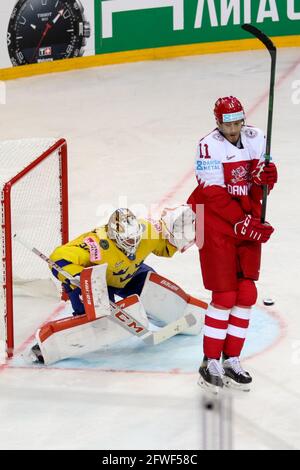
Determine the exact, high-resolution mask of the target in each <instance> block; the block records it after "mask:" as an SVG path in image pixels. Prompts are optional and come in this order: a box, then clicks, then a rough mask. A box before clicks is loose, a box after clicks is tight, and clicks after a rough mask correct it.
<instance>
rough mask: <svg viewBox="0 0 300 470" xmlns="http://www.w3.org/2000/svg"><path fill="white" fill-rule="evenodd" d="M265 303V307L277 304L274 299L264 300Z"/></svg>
mask: <svg viewBox="0 0 300 470" xmlns="http://www.w3.org/2000/svg"><path fill="white" fill-rule="evenodd" d="M263 302H264V305H267V306H270V305H274V304H275V302H274V300H273V299H264V300H263Z"/></svg>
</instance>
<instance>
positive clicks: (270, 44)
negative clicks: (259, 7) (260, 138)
mask: <svg viewBox="0 0 300 470" xmlns="http://www.w3.org/2000/svg"><path fill="white" fill-rule="evenodd" d="M242 28H243V29H244V30H245V31H248V32H249V33H251V34H252V35H253V36H255V37H256V38H257V39H259V40H260V41H261V42H262V43H263V44H264V45H265V47H266V48H267V49H268V51H269V53H270V56H271V75H270V89H269V105H268V126H267V141H266V154H265V164H266V165H268V164H269V162H270V158H271V140H272V125H273V105H274V89H275V73H276V55H277V50H276V47H275V45H274V44H273V42H272V41H271V39H270V38H269V37H268V36H266V34H264V33H263V32H262V31H260V30H259V29H258V28H256V27H255V26H253V25H251V24H244V25H243V26H242ZM267 197H268V186H267V185H263V200H262V209H261V222H262V223H265V221H266V210H267Z"/></svg>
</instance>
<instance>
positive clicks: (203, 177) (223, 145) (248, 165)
mask: <svg viewBox="0 0 300 470" xmlns="http://www.w3.org/2000/svg"><path fill="white" fill-rule="evenodd" d="M265 144H266V139H265V135H264V133H263V131H261V130H260V129H258V128H256V127H251V126H243V128H242V131H241V136H240V143H239V146H236V145H233V144H231V143H230V142H229V141H228V140H227V139H226V138H225V137H224V136H223V135H222V134H221V133H220V131H219V130H218V129H215V130H213V131H212V132H211V133H210V134H208V135H207V136H206V137H204V138H203V139H201V140H200V141H199V144H198V147H197V154H196V165H195V170H196V178H197V181H198V183H199V184H200V185H201V186H203V187H207V186H213V185H217V186H221V187H223V188H226V189H227V191H228V193H229V194H231V195H232V196H233V197H237V198H239V197H241V196H248V194H249V190H250V187H251V171H252V170H253V169H254V168H255V167H256V165H257V163H258V162H259V161H263V160H264V154H265ZM239 147H240V148H239Z"/></svg>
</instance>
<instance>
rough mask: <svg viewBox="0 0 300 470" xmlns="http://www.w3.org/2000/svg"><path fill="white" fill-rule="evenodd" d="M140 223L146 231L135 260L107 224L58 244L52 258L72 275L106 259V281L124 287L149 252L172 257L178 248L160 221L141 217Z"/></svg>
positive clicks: (59, 275)
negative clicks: (121, 246) (164, 230)
mask: <svg viewBox="0 0 300 470" xmlns="http://www.w3.org/2000/svg"><path fill="white" fill-rule="evenodd" d="M139 223H140V224H142V225H143V227H144V232H143V236H142V239H141V241H140V244H139V245H138V248H137V250H136V253H135V259H134V260H131V259H129V258H128V257H127V256H126V255H125V254H124V253H123V251H121V250H120V249H119V248H118V246H117V245H116V243H115V241H114V240H111V239H109V238H108V236H107V225H104V226H101V227H98V228H96V229H95V230H93V231H92V232H88V233H84V234H83V235H80V236H79V237H78V238H76V239H75V240H72V241H71V242H69V243H67V244H65V245H62V246H60V247H58V248H56V249H55V250H54V251H53V253H52V254H51V255H50V258H51V260H52V261H54V262H55V263H57V264H58V265H59V266H60V267H61V268H63V269H64V271H67V272H68V273H69V274H71V275H72V276H76V275H78V274H80V273H81V271H82V270H83V269H84V268H87V267H89V266H94V265H96V264H104V263H107V265H108V266H107V272H106V281H107V285H108V286H109V287H116V288H123V287H125V286H126V284H127V283H128V282H129V281H130V279H132V277H133V276H134V274H135V273H136V271H137V270H138V269H139V267H140V266H141V265H142V263H143V262H144V261H145V259H146V258H147V256H148V255H150V253H154V254H155V255H157V256H164V257H167V258H170V257H171V256H173V255H174V253H175V252H176V251H177V248H176V247H174V246H173V245H171V244H170V242H169V241H168V240H167V239H166V238H164V236H163V234H162V228H161V223H160V222H156V221H150V220H145V219H139ZM52 272H53V274H54V275H55V276H56V277H57V278H58V279H59V280H60V281H61V282H65V281H66V278H64V276H63V275H61V274H58V273H57V271H56V270H55V269H52ZM67 283H69V282H68V281H67Z"/></svg>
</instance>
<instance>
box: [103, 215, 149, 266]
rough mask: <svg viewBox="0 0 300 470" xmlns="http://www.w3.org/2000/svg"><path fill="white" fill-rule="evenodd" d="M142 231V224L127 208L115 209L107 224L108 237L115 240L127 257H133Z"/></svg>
mask: <svg viewBox="0 0 300 470" xmlns="http://www.w3.org/2000/svg"><path fill="white" fill-rule="evenodd" d="M143 231H144V227H143V225H141V224H140V223H139V221H138V220H137V218H136V216H135V215H134V214H133V213H132V212H131V211H130V210H129V209H117V210H116V211H115V212H113V214H112V215H111V216H110V218H109V221H108V224H107V235H108V237H109V238H110V239H111V240H114V241H115V242H116V244H117V246H118V248H120V250H122V251H123V252H124V253H125V254H126V256H128V258H129V259H134V257H135V252H136V250H137V247H138V246H139V243H140V241H141V238H142V235H143Z"/></svg>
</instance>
